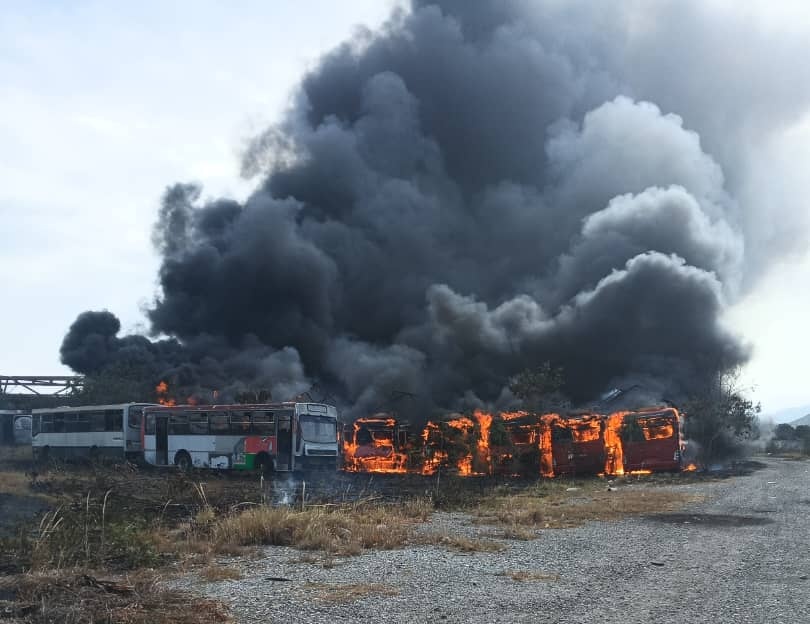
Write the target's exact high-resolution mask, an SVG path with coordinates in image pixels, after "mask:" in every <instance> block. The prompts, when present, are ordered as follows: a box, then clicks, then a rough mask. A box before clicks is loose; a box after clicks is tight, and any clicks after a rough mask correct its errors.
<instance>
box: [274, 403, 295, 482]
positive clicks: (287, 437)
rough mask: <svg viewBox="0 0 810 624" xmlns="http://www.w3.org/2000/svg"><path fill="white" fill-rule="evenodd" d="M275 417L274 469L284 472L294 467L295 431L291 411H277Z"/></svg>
mask: <svg viewBox="0 0 810 624" xmlns="http://www.w3.org/2000/svg"><path fill="white" fill-rule="evenodd" d="M277 414H278V416H277V418H276V445H277V450H276V470H278V471H280V472H286V471H289V470H292V469H293V467H294V461H295V460H294V455H295V453H293V449H294V448H295V446H294V442H295V440H294V438H295V431H294V427H293V412H292V411H287V410H285V411H282V412H277Z"/></svg>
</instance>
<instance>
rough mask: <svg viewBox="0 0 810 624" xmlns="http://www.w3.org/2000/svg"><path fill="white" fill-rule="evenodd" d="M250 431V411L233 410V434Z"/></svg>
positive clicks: (246, 433) (245, 433)
mask: <svg viewBox="0 0 810 624" xmlns="http://www.w3.org/2000/svg"><path fill="white" fill-rule="evenodd" d="M249 433H250V412H231V435H248V434H249Z"/></svg>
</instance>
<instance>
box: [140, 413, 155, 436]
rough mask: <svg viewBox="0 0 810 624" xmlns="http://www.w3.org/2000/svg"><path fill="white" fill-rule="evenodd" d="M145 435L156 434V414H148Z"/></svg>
mask: <svg viewBox="0 0 810 624" xmlns="http://www.w3.org/2000/svg"><path fill="white" fill-rule="evenodd" d="M143 432H144V435H155V415H154V414H147V415H146V424H145V425H144V431H143Z"/></svg>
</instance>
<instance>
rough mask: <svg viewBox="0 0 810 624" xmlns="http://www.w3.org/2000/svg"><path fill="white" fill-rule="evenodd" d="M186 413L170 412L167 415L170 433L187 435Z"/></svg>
mask: <svg viewBox="0 0 810 624" xmlns="http://www.w3.org/2000/svg"><path fill="white" fill-rule="evenodd" d="M188 433H189V425H188V415H187V414H183V413H182V412H181V413H175V414H171V415H170V416H169V434H171V435H188Z"/></svg>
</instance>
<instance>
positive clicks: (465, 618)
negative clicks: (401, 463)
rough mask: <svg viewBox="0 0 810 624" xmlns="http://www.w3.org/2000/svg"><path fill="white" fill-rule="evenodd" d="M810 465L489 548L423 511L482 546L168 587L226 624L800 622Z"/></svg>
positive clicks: (464, 529) (262, 564)
mask: <svg viewBox="0 0 810 624" xmlns="http://www.w3.org/2000/svg"><path fill="white" fill-rule="evenodd" d="M809 479H810V463H808V462H805V461H788V460H782V459H768V460H766V461H765V463H764V464H763V467H762V468H761V469H759V470H756V471H753V472H751V473H750V474H748V475H746V476H736V477H733V478H728V479H720V480H703V481H701V480H695V481H691V482H684V483H683V484H681V485H660V484H653V485H649V484H643V483H632V482H631V483H625V484H617V485H616V488H617V489H616V490H615V491H614V493H616V494H617V495H619V494H621V490H622V489H623V490H627V489H629V488H648V487H649V488H652V489H656V490H661V489H662V488H663V489H674V490H679V491H681V492H686V493H688V494H689V495H690V496H692V497H693V501H695V502H692V503H688V504H686V506H684V507H682V508H680V509H677V510H672V511H667V512H660V513H653V514H645V515H641V516H637V517H628V518H625V519H621V520H618V521H607V522H605V521H593V522H588V523H586V524H584V525H582V526H579V527H576V528H568V529H542V528H541V529H539V531H538V532H537V535H536V536H535V539H529V540H526V539H519V540H518V539H502V538H501V537H499V536H498V533H497V532H493V530H492V527H489V526H482V525H480V524H476V518H475V517H474V515H471V514H469V513H437V514H435V515H434V516H433V518H432V520H431V521H430V523H429V525H427V526H426V528H425V530H428V531H432V532H440V533H443V534H444V535H446V536H448V538H450V537H452V536H459V535H464V536H469V537H470V538H473V539H475V538H479V539H487V540H493V541H497V542H499V543H500V545H501V546H502V548H500V549H496V550H494V551H486V552H476V551H473V552H459V551H457V550H453V549H448V548H445V547H443V546H442V545H441V544H428V545H423V546H411V547H408V548H405V549H401V550H392V551H370V552H367V553H364V554H362V555H360V556H358V557H350V558H345V559H341V560H339V561H332V562H330V563H329V565H323V563H322V562H318V560H317V559H314V560H309V561H306V560H302V558H301V556H300V555H301V553H300V552H297V551H295V550H293V549H290V548H279V547H274V548H266V549H264V550H263V551H262V553H261V556H260V557H259V558H253V559H250V560H240V559H222V560H220V561H219V562H218V563H219V565H220V566H223V567H228V568H230V569H236V570H237V571H238V572H239V576H241V578H239V579H238V580H224V581H217V582H206V581H204V580H203V579H201V578H200V577H199V576H198V575H196V574H195V573H191V574H189V575H187V576H186V577H185V578H184V579H182V580H181V581H179V585H180V586H181V587H184V588H191V589H192V590H193V591H195V592H199V593H201V594H203V595H205V596H208V597H213V598H216V599H220V600H223V601H224V602H225V603H226V604H228V605H230V608H231V610H232V612H233V613H234V614H235V617H236V618H237V621H239V622H245V623H247V622H275V621H278V622H282V621H288V622H289V621H295V622H323V621H327V620H328V621H332V622H403V623H406V622H407V623H409V624H416V623H420V622H439V621H441V622H459V623H461V622H481V623H484V622H532V623H536V622H560V623H563V622H565V623H569V624H570V623H574V624H576V623H583V624H586V623H597V622H598V623H600V624H605V623H613V622H616V623H620V622H621V623H623V624H634V623H638V624H650V623H651V622H673V621H676V622H728V623H752V624H753V623H757V624H759V623H780V622H784V623H794V622H806V621H810V618H809V616H808V615H807V614H808V613H810V580H809V579H810V558H808V556H807V552H808V551H807V535H808V534H810V516H809V515H808V513H807V512H808V509H809V507H808V505H810V498H808V496H810V495H809V494H808V489H807V487H808V482H809V481H808V480H809Z"/></svg>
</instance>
